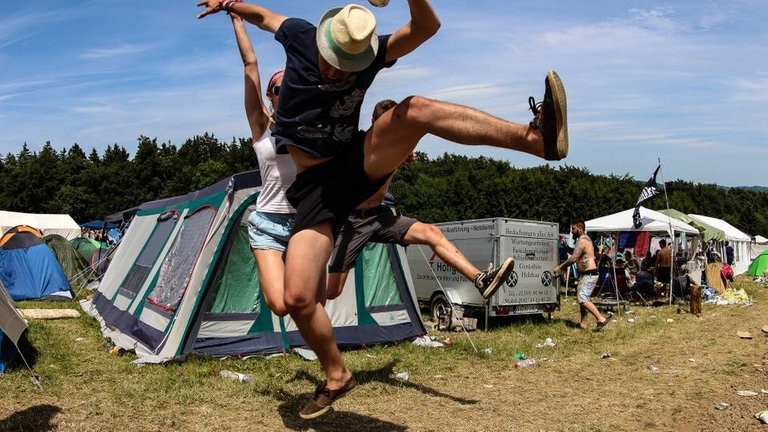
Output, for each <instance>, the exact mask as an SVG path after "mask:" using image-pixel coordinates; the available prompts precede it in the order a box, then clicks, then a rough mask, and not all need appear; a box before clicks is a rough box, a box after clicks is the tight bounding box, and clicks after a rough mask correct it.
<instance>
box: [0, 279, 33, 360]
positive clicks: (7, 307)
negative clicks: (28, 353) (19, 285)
mask: <svg viewBox="0 0 768 432" xmlns="http://www.w3.org/2000/svg"><path fill="white" fill-rule="evenodd" d="M26 329H27V323H26V322H24V319H23V318H22V317H21V315H19V312H18V311H17V310H16V305H15V303H14V302H13V299H11V296H9V295H8V293H7V292H6V291H5V286H3V283H2V282H0V373H3V372H5V369H6V366H7V365H8V363H10V361H11V360H13V357H14V356H15V355H16V353H17V352H18V349H19V347H18V345H19V339H20V338H21V335H22V334H23V333H24V330H26Z"/></svg>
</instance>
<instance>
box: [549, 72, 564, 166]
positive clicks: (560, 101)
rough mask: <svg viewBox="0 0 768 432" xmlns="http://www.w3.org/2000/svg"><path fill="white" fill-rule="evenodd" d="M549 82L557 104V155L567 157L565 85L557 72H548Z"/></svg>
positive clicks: (553, 100)
mask: <svg viewBox="0 0 768 432" xmlns="http://www.w3.org/2000/svg"><path fill="white" fill-rule="evenodd" d="M547 83H548V84H549V89H550V91H551V92H552V103H553V105H554V106H555V126H557V128H556V129H557V156H558V157H559V158H560V159H565V158H566V157H567V156H568V107H567V100H566V97H565V86H564V85H563V81H562V80H561V79H560V76H559V75H558V74H557V72H555V71H553V70H550V71H549V72H547Z"/></svg>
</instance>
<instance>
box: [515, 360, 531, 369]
mask: <svg viewBox="0 0 768 432" xmlns="http://www.w3.org/2000/svg"><path fill="white" fill-rule="evenodd" d="M535 364H536V359H532V358H528V359H523V360H520V361H518V362H517V363H515V367H516V368H518V369H519V368H524V367H528V366H533V365H535Z"/></svg>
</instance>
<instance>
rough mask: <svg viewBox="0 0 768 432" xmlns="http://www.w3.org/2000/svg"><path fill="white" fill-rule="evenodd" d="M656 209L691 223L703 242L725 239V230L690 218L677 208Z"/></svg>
mask: <svg viewBox="0 0 768 432" xmlns="http://www.w3.org/2000/svg"><path fill="white" fill-rule="evenodd" d="M656 211H658V212H659V213H664V214H665V215H667V216H671V217H673V218H675V219H678V220H681V221H683V222H685V223H687V224H688V225H691V226H692V227H694V228H696V229H697V230H699V232H700V233H701V237H702V240H704V242H708V241H710V240H714V241H718V242H721V241H724V240H725V231H723V230H721V229H719V228H715V227H713V226H712V225H709V224H708V223H706V222H703V221H701V220H699V219H696V218H692V217H690V216H688V215H687V214H685V213H683V212H681V211H679V210H675V209H668V210H656Z"/></svg>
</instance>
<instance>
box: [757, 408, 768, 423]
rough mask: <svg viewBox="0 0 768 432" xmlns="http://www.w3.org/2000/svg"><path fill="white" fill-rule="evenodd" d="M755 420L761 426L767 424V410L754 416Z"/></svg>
mask: <svg viewBox="0 0 768 432" xmlns="http://www.w3.org/2000/svg"><path fill="white" fill-rule="evenodd" d="M755 418H756V419H758V420H760V422H761V423H763V424H768V410H765V411H760V412H759V413H757V414H755Z"/></svg>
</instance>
